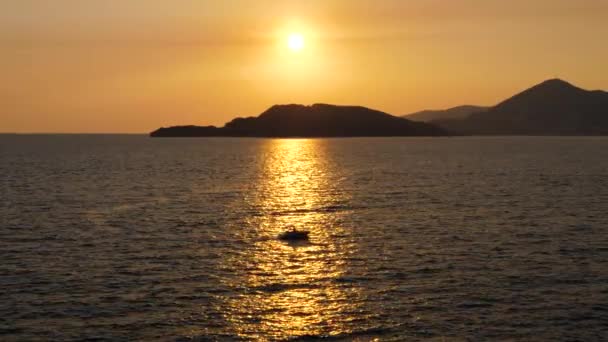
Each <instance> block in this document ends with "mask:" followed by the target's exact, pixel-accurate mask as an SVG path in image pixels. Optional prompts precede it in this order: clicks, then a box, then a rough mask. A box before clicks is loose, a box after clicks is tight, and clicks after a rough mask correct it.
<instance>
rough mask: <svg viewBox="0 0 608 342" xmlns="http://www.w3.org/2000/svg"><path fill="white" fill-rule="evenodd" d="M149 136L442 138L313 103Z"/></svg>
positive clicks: (411, 125) (362, 111)
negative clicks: (223, 122) (222, 125)
mask: <svg viewBox="0 0 608 342" xmlns="http://www.w3.org/2000/svg"><path fill="white" fill-rule="evenodd" d="M150 135H151V136H152V137H217V136H229V137H365V136H368V137H372V136H374V137H382V136H442V135H447V132H446V131H445V130H443V129H441V128H439V127H437V126H435V125H432V124H428V123H423V122H414V121H410V120H406V119H403V118H399V117H396V116H392V115H390V114H387V113H383V112H380V111H377V110H373V109H369V108H365V107H355V106H335V105H328V104H315V105H312V106H303V105H297V104H291V105H276V106H273V107H271V108H270V109H268V110H266V111H265V112H264V113H262V114H261V115H260V116H258V117H249V118H237V119H234V120H232V121H230V122H229V123H227V124H226V125H225V126H224V127H222V128H218V127H214V126H205V127H199V126H178V127H169V128H160V129H158V130H156V131H154V132H152V133H150Z"/></svg>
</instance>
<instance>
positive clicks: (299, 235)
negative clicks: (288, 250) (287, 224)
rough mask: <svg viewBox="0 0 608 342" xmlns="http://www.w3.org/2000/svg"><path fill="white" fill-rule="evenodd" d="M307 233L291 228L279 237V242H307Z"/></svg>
mask: <svg viewBox="0 0 608 342" xmlns="http://www.w3.org/2000/svg"><path fill="white" fill-rule="evenodd" d="M309 234H310V232H309V231H306V230H297V229H295V228H292V229H291V230H290V231H288V232H285V233H282V234H281V235H279V240H283V241H308V235H309Z"/></svg>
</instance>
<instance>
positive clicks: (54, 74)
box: [0, 0, 608, 132]
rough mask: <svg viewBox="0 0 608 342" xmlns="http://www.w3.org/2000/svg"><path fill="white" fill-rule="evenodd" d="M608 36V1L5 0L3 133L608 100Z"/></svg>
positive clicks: (0, 20)
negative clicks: (511, 101) (282, 109)
mask: <svg viewBox="0 0 608 342" xmlns="http://www.w3.org/2000/svg"><path fill="white" fill-rule="evenodd" d="M291 32H299V33H301V34H303V35H304V37H305V40H306V48H305V49H304V50H303V51H301V52H299V53H295V52H293V51H290V50H289V49H288V48H287V46H286V40H287V37H288V35H289V34H290V33H291ZM607 37H608V0H525V1H524V0H510V1H506V0H449V1H448V0H441V1H439V0H301V1H290V0H213V1H211V0H53V1H47V0H2V3H1V4H0V74H1V75H2V82H1V83H0V105H1V106H2V107H1V108H0V132H148V131H151V130H153V129H156V128H158V127H160V126H169V125H176V124H199V125H206V124H215V125H220V124H223V123H224V122H226V121H228V120H230V119H231V118H233V117H235V116H251V115H257V114H259V113H261V112H262V111H263V110H265V109H266V108H267V107H269V106H271V105H273V104H277V103H303V104H312V103H317V102H323V103H333V104H357V105H363V106H368V107H372V108H375V109H380V110H383V111H386V112H389V113H392V114H406V113H409V112H412V111H417V110H420V109H428V108H433V109H434V108H444V107H450V106H455V105H460V104H479V105H491V104H495V103H496V102H498V101H499V100H502V99H504V98H505V97H507V96H510V95H512V94H513V93H515V92H517V91H519V90H522V89H523V88H526V87H528V86H531V85H533V84H535V83H538V82H540V81H542V80H544V79H547V78H553V77H560V78H564V79H566V80H568V81H571V82H573V83H575V84H577V85H579V86H581V87H584V88H592V89H608V65H607V61H608V43H607Z"/></svg>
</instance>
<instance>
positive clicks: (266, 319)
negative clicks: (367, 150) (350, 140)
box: [226, 139, 357, 339]
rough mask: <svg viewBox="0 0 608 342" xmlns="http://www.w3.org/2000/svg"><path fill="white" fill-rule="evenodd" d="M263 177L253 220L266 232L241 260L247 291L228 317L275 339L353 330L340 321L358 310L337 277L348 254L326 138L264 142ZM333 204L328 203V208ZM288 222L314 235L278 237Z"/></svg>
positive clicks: (243, 329) (249, 334)
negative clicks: (341, 242)
mask: <svg viewBox="0 0 608 342" xmlns="http://www.w3.org/2000/svg"><path fill="white" fill-rule="evenodd" d="M266 148H267V153H266V159H265V161H264V165H263V166H262V167H263V170H264V171H263V173H262V176H261V177H262V180H261V181H260V183H259V186H258V191H257V193H256V195H255V197H254V201H256V203H255V205H256V206H257V207H259V208H261V211H262V213H263V214H262V215H259V216H256V217H253V218H252V219H251V220H250V225H251V227H253V229H255V230H256V234H257V235H259V236H261V237H264V238H262V239H260V240H259V241H258V242H256V243H255V246H254V247H253V248H251V249H248V250H245V251H243V253H242V255H240V256H239V258H241V260H236V261H235V263H238V264H239V265H240V267H243V266H244V267H245V268H246V269H247V270H248V271H247V274H246V275H244V277H243V279H242V281H243V284H242V286H243V288H246V289H248V291H247V293H245V294H242V295H240V296H239V297H237V298H233V299H232V300H230V301H229V302H228V303H227V305H228V307H229V308H228V309H227V310H226V312H227V317H226V318H227V320H228V321H229V322H231V324H232V325H233V327H234V329H235V330H236V332H237V334H239V335H240V336H242V337H244V338H254V339H259V338H262V337H263V336H266V337H268V336H272V338H276V339H284V338H292V337H298V336H318V335H323V336H331V335H338V334H344V333H348V332H349V330H348V328H347V327H346V326H345V325H343V324H341V322H346V321H348V320H349V319H351V317H350V316H349V314H348V312H356V308H355V307H354V304H352V302H353V301H352V300H350V298H352V297H353V296H356V295H357V294H356V293H355V292H356V291H353V290H350V289H349V290H344V288H343V287H341V286H340V284H339V282H336V279H338V278H339V277H341V276H342V275H343V274H344V273H345V272H346V270H347V269H346V261H345V255H346V254H348V253H351V252H353V251H352V249H349V250H348V251H347V250H344V249H341V248H339V246H337V245H336V244H335V242H334V239H333V238H332V234H336V233H338V234H339V233H340V232H341V229H342V228H341V227H340V226H337V225H336V220H337V218H339V216H340V214H339V213H336V212H334V211H333V210H332V209H331V208H333V207H334V206H335V205H336V203H338V202H339V201H340V198H339V197H340V195H337V194H338V193H339V191H336V189H335V185H334V184H333V182H332V180H331V178H332V170H333V166H331V165H329V164H328V161H327V160H326V159H325V148H326V146H325V144H324V142H323V141H321V140H300V139H277V140H270V141H269V142H268V145H267V146H266ZM328 208H329V209H328ZM291 227H295V228H297V229H301V230H309V231H310V232H311V241H310V243H305V244H301V245H290V244H286V243H283V242H281V241H279V240H277V239H276V236H277V235H278V234H280V233H281V232H282V231H285V230H287V229H289V228H291Z"/></svg>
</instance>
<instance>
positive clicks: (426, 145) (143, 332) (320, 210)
mask: <svg viewBox="0 0 608 342" xmlns="http://www.w3.org/2000/svg"><path fill="white" fill-rule="evenodd" d="M0 194H1V195H0V196H1V197H0V224H1V225H0V289H1V291H0V340H3V341H17V340H19V341H35V340H82V339H97V340H189V339H194V340H235V339H237V340H238V339H242V340H294V339H317V338H329V339H330V340H344V341H349V340H353V339H358V340H363V341H365V340H371V339H374V338H379V339H381V340H395V341H397V340H399V341H401V340H433V341H441V340H450V341H451V340H457V341H458V340H471V341H479V340H546V341H555V340H580V341H601V340H606V338H607V336H608V214H607V212H608V138H551V137H542V138H541V137H536V138H535V137H508V138H507V137H505V138H501V137H498V138H431V139H426V138H415V139H407V138H400V139H327V140H325V139H316V140H278V139H277V140H273V139H182V140H179V139H176V140H173V139H161V140H154V139H149V138H147V137H143V136H14V135H13V136H10V135H6V136H0ZM291 227H296V228H299V229H306V230H309V231H311V239H310V242H309V243H302V244H297V245H294V244H286V243H284V242H281V241H279V240H278V239H277V235H278V234H280V233H281V232H283V231H285V230H288V229H290V228H291Z"/></svg>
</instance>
